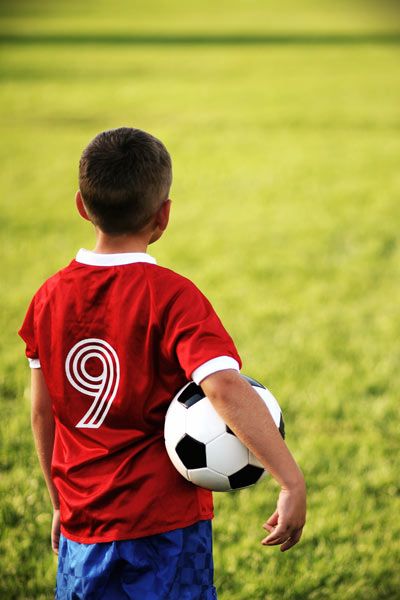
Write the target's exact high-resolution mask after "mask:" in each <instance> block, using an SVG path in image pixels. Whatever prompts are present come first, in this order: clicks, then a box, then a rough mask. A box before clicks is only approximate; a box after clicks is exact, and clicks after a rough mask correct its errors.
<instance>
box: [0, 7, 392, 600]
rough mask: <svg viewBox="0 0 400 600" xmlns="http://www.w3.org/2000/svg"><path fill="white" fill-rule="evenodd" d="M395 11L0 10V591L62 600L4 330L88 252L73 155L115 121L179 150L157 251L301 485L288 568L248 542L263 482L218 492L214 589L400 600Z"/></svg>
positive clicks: (18, 360) (21, 375) (268, 599)
mask: <svg viewBox="0 0 400 600" xmlns="http://www.w3.org/2000/svg"><path fill="white" fill-rule="evenodd" d="M200 4H201V7H200V6H199V5H200ZM299 5H301V9H300V8H299ZM394 5H395V3H389V2H382V3H378V2H375V3H368V2H361V1H358V2H356V1H355V0H353V1H350V2H343V1H338V2H327V1H320V2H317V0H314V1H310V0H308V1H304V2H302V3H296V2H295V1H294V0H291V1H288V0H283V1H282V2H279V3H278V2H277V1H275V0H274V1H271V2H263V1H262V0H249V1H248V2H245V1H244V0H242V1H239V0H231V1H230V2H227V1H221V2H211V1H210V0H208V1H207V2H204V3H198V4H196V7H195V8H192V9H191V8H190V3H184V2H182V1H179V0H171V1H170V2H168V3H167V2H165V1H162V0H157V1H156V0H148V1H147V2H135V3H131V2H125V3H124V2H122V0H116V1H115V2H113V3H112V8H111V11H110V8H109V3H106V2H105V1H101V2H96V3H95V2H87V3H77V2H75V1H74V2H66V1H65V2H50V1H48V2H44V1H43V2H39V1H36V2H34V1H33V0H32V1H30V2H18V3H17V2H14V3H11V2H9V3H5V2H3V3H2V4H1V6H0V14H1V17H2V32H3V40H2V44H1V53H2V60H1V79H0V84H1V99H0V105H1V108H2V111H1V117H0V118H1V122H2V142H3V143H2V145H1V150H0V152H1V165H2V174H1V186H2V200H1V206H2V209H1V214H0V218H1V221H2V227H1V233H2V260H1V267H2V277H1V281H2V293H1V302H2V305H1V312H0V319H1V321H0V326H1V330H2V334H3V335H2V337H1V348H0V352H1V378H0V386H1V414H2V419H1V422H0V432H1V470H2V475H1V479H0V494H1V496H0V531H1V540H0V598H4V599H7V600H14V599H20V600H31V599H35V600H36V599H47V598H51V597H52V589H53V583H54V576H55V569H56V559H55V557H54V556H52V555H51V552H50V546H49V528H50V518H51V517H50V503H49V500H48V497H47V493H46V490H45V488H44V484H43V482H42V478H41V474H40V471H39V468H38V465H37V461H36V457H35V455H34V451H33V443H32V439H31V433H30V422H29V389H28V377H29V373H28V368H27V366H26V361H25V359H24V356H23V345H22V343H21V342H20V341H19V340H18V339H17V336H16V330H17V329H18V327H19V325H20V323H21V320H22V318H23V315H24V312H25V309H26V307H27V303H28V302H29V300H30V298H31V296H32V294H33V293H34V291H35V290H36V289H37V288H38V286H39V285H40V284H41V283H42V281H43V279H44V278H45V277H47V276H49V275H50V274H52V273H53V272H55V271H56V270H58V269H59V268H60V267H61V266H64V265H65V264H66V263H67V262H69V261H70V259H71V258H72V257H73V256H74V254H75V252H76V250H77V249H78V248H79V247H81V246H83V247H87V248H92V247H93V237H92V232H91V229H90V228H89V227H88V226H87V224H85V223H84V222H83V221H80V220H79V217H78V216H77V215H76V214H75V212H74V206H73V195H74V192H75V189H76V186H77V161H78V158H79V155H80V153H81V151H82V149H83V147H84V146H85V145H86V143H87V142H88V141H89V140H90V139H91V138H92V137H93V136H94V135H95V134H96V133H97V132H98V131H100V130H103V129H107V128H110V127H116V126H120V125H134V126H138V127H140V128H142V129H147V130H149V131H151V132H152V133H154V134H155V135H157V136H159V137H160V138H161V139H163V140H164V141H165V143H166V145H167V147H168V148H169V149H170V151H171V153H172V156H173V158H174V175H175V182H174V186H173V190H172V198H173V221H172V223H171V226H170V229H169V231H168V232H167V234H166V235H165V237H164V238H163V239H162V240H161V241H160V242H159V243H158V244H157V245H155V246H154V248H151V249H150V252H151V253H152V254H154V256H156V257H157V260H158V262H159V263H160V264H162V265H165V266H168V267H170V268H173V269H175V270H177V271H179V272H181V273H183V274H184V275H186V276H188V277H190V278H192V279H193V280H194V281H195V282H196V283H197V285H198V286H199V287H200V288H201V289H202V290H203V291H204V292H205V293H206V294H207V295H208V297H209V298H210V300H211V301H212V303H213V305H214V307H215V308H216V309H217V311H218V313H219V314H220V316H221V318H222V320H223V322H224V324H225V326H226V327H227V329H228V330H229V331H230V333H231V335H232V336H233V338H234V339H235V341H236V344H237V347H238V349H239V351H240V353H241V356H242V358H243V363H244V368H243V371H244V372H245V373H247V374H249V375H252V376H254V377H256V378H259V379H261V380H262V381H263V382H264V383H265V384H267V385H268V386H269V387H270V388H271V390H272V391H273V392H274V393H275V394H276V396H277V397H278V399H279V401H280V403H281V405H282V407H283V410H284V414H285V417H286V425H287V434H288V435H287V442H288V444H289V446H290V448H291V449H292V451H293V453H294V454H295V456H296V458H297V459H298V461H299V462H300V464H301V465H302V467H303V470H304V472H305V475H306V479H307V482H308V488H309V514H308V524H307V527H306V529H305V532H304V539H303V541H302V543H301V544H299V545H298V546H296V548H294V549H293V550H291V551H290V552H288V553H287V554H284V555H282V554H281V553H280V552H279V550H278V549H271V548H270V549H268V548H263V547H262V546H261V545H260V540H261V538H262V535H263V529H262V528H261V525H262V523H263V522H264V520H265V518H266V517H267V516H269V515H270V513H271V512H272V511H273V510H274V503H275V501H276V496H277V487H276V486H275V484H274V483H273V482H271V481H269V482H268V481H267V482H263V483H261V484H260V485H259V486H258V487H255V488H254V489H250V490H243V491H240V492H237V493H234V494H229V495H223V494H220V495H218V494H216V496H215V504H216V514H217V516H216V519H215V521H214V548H215V569H216V585H217V589H218V592H219V598H220V600H278V599H279V600H322V599H329V600H350V599H351V600H378V599H379V600H385V599H388V600H389V599H390V600H396V599H398V598H400V569H399V560H400V541H399V540H400V520H399V513H400V486H399V480H398V472H399V458H398V453H399V424H398V394H399V389H400V376H399V372H400V370H399V364H400V346H399V339H400V311H399V275H400V273H399V265H400V250H399V219H400V210H399V194H400V171H399V156H400V138H399V129H400V111H399V107H400V71H399V58H400V57H399V44H400V35H399V30H398V29H396V28H397V25H398V22H399V21H398V13H397V12H396V11H395V8H394ZM110 12H111V13H112V14H110Z"/></svg>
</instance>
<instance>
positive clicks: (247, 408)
mask: <svg viewBox="0 0 400 600" xmlns="http://www.w3.org/2000/svg"><path fill="white" fill-rule="evenodd" d="M200 385H201V387H202V389H203V391H204V393H205V394H206V396H207V397H208V398H209V400H210V402H211V403H212V404H213V406H214V408H215V409H216V411H217V412H218V413H219V414H220V416H221V417H222V419H223V420H224V421H225V423H226V424H227V425H228V426H229V427H230V428H231V429H232V431H234V433H235V434H236V435H237V436H238V438H239V439H240V440H241V441H242V442H243V443H244V444H245V446H247V447H248V448H249V449H250V450H251V452H253V454H254V455H255V456H256V457H257V458H258V459H259V460H260V461H261V463H262V464H263V465H264V466H265V468H266V469H267V470H268V471H269V472H270V473H271V475H272V476H273V477H274V478H275V479H276V481H277V482H278V483H279V484H280V486H281V492H280V494H279V498H278V504H277V510H276V511H275V512H274V514H273V515H271V517H270V518H269V519H268V521H267V522H266V523H265V524H264V528H265V529H267V530H268V531H269V532H270V535H269V536H268V537H266V538H265V539H263V540H262V544H264V545H268V546H274V545H277V544H281V550H282V551H285V550H288V549H289V548H291V547H292V546H294V545H295V544H297V542H298V541H299V540H300V537H301V534H302V530H303V527H304V523H305V515H306V488H305V482H304V478H303V475H302V473H301V471H300V469H299V467H298V466H297V464H296V462H295V460H294V458H293V457H292V455H291V454H290V452H289V450H288V448H287V446H286V444H285V442H284V441H283V439H282V437H281V435H280V433H279V431H278V428H277V427H276V425H275V423H274V421H273V419H272V417H271V415H270V413H269V410H268V409H267V407H266V406H265V404H264V402H263V401H262V400H261V398H260V397H259V395H258V394H257V392H255V391H254V390H253V388H252V387H251V385H250V384H249V383H248V382H247V381H246V380H245V379H243V378H242V377H241V376H240V375H239V373H238V372H236V371H233V370H226V371H220V372H218V373H214V374H213V375H210V376H209V377H206V378H205V379H204V380H203V381H202V382H201V383H200Z"/></svg>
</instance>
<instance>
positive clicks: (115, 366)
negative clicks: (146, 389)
mask: <svg viewBox="0 0 400 600" xmlns="http://www.w3.org/2000/svg"><path fill="white" fill-rule="evenodd" d="M91 358H95V359H97V360H99V361H100V362H101V365H102V369H101V373H100V375H90V373H88V372H87V370H86V363H87V361H88V360H89V359H91ZM65 372H66V375H67V377H68V381H69V382H70V384H71V385H72V386H73V387H74V388H75V389H77V390H79V391H80V392H82V394H85V395H87V396H94V400H93V402H92V404H91V405H90V407H89V410H88V411H87V413H86V414H85V415H84V416H83V417H82V419H81V420H80V421H79V423H77V424H76V425H75V427H88V428H92V429H97V428H98V427H100V425H101V424H102V423H103V421H104V419H105V418H106V415H107V413H108V411H109V410H110V407H111V404H112V402H113V400H114V398H115V395H116V393H117V390H118V386H119V379H120V368H119V360H118V355H117V353H116V352H115V350H114V348H113V347H112V346H110V344H109V343H108V342H105V341H104V340H100V339H98V338H88V339H86V340H82V341H80V342H78V343H77V344H75V346H73V347H72V348H71V350H70V351H69V353H68V356H67V359H66V361H65Z"/></svg>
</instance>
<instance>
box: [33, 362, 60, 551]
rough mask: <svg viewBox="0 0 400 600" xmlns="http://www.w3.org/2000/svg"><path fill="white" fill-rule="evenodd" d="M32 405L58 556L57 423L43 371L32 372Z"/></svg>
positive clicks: (53, 542) (52, 532)
mask: <svg viewBox="0 0 400 600" xmlns="http://www.w3.org/2000/svg"><path fill="white" fill-rule="evenodd" d="M31 403H32V405H31V423H32V431H33V437H34V440H35V446H36V452H37V455H38V459H39V463H40V466H41V468H42V471H43V475H44V479H45V481H46V485H47V489H48V491H49V495H50V499H51V503H52V505H53V523H52V531H51V541H52V548H53V551H54V552H55V553H56V554H57V553H58V542H59V537H60V504H59V499H58V492H57V490H56V488H55V486H54V483H53V481H52V478H51V459H52V456H53V447H54V431H55V423H54V416H53V411H52V407H51V398H50V395H49V391H48V389H47V385H46V382H45V380H44V377H43V373H42V369H32V370H31Z"/></svg>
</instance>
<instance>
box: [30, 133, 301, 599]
mask: <svg viewBox="0 0 400 600" xmlns="http://www.w3.org/2000/svg"><path fill="white" fill-rule="evenodd" d="M79 169H80V170H79V191H78V192H77V194H76V204H77V208H78V211H79V213H80V214H81V216H82V217H83V218H84V219H87V220H89V221H91V222H92V223H93V224H94V226H95V229H96V237H97V242H96V246H95V249H94V251H93V252H90V251H87V250H80V251H79V252H78V254H77V257H76V259H75V260H73V261H72V262H71V263H70V265H68V266H67V267H66V268H64V269H63V270H61V271H60V272H59V273H57V274H56V275H54V276H53V277H51V278H50V279H49V280H47V281H46V282H45V283H44V285H43V286H42V287H41V288H40V289H39V291H38V292H37V293H36V295H35V296H34V298H33V300H32V302H31V305H30V307H29V309H28V312H27V315H26V317H25V321H24V323H23V325H22V328H21V330H20V335H21V337H22V338H23V339H24V341H25V342H26V354H27V357H28V359H29V361H30V366H31V367H32V428H33V434H34V438H35V444H36V449H37V453H38V457H39V461H40V464H41V467H42V470H43V473H44V477H45V480H46V484H47V487H48V490H49V493H50V497H51V501H52V504H53V508H54V513H53V523H52V533H51V538H52V547H53V550H54V552H55V553H57V554H58V555H59V556H58V573H57V589H56V598H58V599H59V600H63V599H67V598H68V599H72V598H74V599H77V598H80V599H81V598H82V599H85V600H98V599H99V600H100V599H105V600H114V599H115V600H120V599H125V598H134V599H137V600H211V599H212V598H216V591H215V588H214V586H213V562H212V552H211V543H212V542H211V519H212V517H213V506H212V495H211V492H209V491H208V490H204V489H201V488H198V487H196V486H194V485H192V484H191V483H189V482H188V481H186V480H185V479H184V478H183V477H181V476H180V475H179V473H178V472H177V471H176V470H175V468H174V467H173V466H172V464H171V462H170V461H169V458H168V456H167V454H166V451H165V447H164V441H163V426H164V417H165V413H166V410H167V408H168V405H169V402H170V401H171V398H172V397H173V395H174V393H175V392H176V391H177V390H178V389H180V388H181V387H182V386H183V385H184V384H185V383H186V382H187V380H189V379H193V380H194V381H195V382H196V383H197V384H199V385H201V386H202V388H203V390H204V392H205V393H206V395H207V396H208V397H209V399H210V401H211V402H212V403H213V405H214V406H215V408H216V410H217V411H218V412H219V413H220V415H221V416H222V418H223V419H224V420H225V422H226V423H227V424H228V425H229V427H230V428H231V429H232V430H233V431H234V432H235V433H236V434H237V435H238V437H239V438H241V439H242V441H243V442H244V443H245V444H246V445H247V446H248V447H249V448H250V449H251V451H252V452H254V454H255V455H256V456H257V457H258V458H259V459H260V460H261V462H262V463H263V464H264V465H265V467H266V468H267V469H268V470H269V471H270V473H271V474H272V475H273V476H274V477H275V479H276V480H277V481H278V483H279V484H280V485H281V492H280V495H279V499H278V504H277V510H276V511H275V513H274V514H273V515H272V516H271V517H270V518H269V519H268V521H267V522H266V523H265V524H264V528H265V529H266V530H267V531H269V533H270V534H269V536H268V537H266V538H264V539H263V540H262V544H264V545H269V546H272V545H276V544H280V545H281V549H282V550H283V551H285V550H287V549H289V548H290V547H291V546H293V545H294V544H296V543H297V542H298V541H299V539H300V536H301V532H302V528H303V525H304V522H305V485H304V480H303V476H302V474H301V472H300V470H299V468H298V467H297V465H296V463H295V461H294V459H293V458H292V456H291V454H290V453H289V451H288V449H287V447H286V445H285V443H284V442H283V440H282V439H281V436H280V434H279V432H278V430H277V428H276V427H275V425H274V423H273V421H272V419H271V417H270V415H269V412H268V410H267V409H266V407H265V405H264V403H263V402H262V401H261V400H260V398H259V397H258V395H257V394H256V393H255V392H254V391H253V389H252V388H251V386H250V385H249V384H248V383H247V382H246V381H244V380H243V379H242V378H241V377H240V375H239V372H238V371H239V368H240V358H239V356H238V353H237V350H236V348H235V346H234V344H233V341H232V339H231V338H230V337H229V335H228V334H227V332H226V331H225V329H224V328H223V326H222V324H221V322H220V321H219V319H218V317H217V315H216V314H215V312H214V311H213V309H212V307H211V305H210V303H209V302H208V301H207V299H206V298H205V297H204V296H203V295H202V294H201V293H200V292H199V290H198V289H197V288H196V287H195V286H194V285H193V284H192V283H191V282H190V281H189V280H187V279H185V278H184V277H181V276H180V275H178V274H176V273H174V272H172V271H170V270H168V269H165V268H162V267H158V266H157V265H156V264H155V260H154V259H153V258H152V257H151V256H149V255H148V254H147V253H146V250H147V246H148V245H149V244H151V243H153V242H155V241H156V240H158V239H159V238H160V236H161V235H162V233H163V232H164V231H165V229H166V227H167V225H168V219H169V212H170V206H171V201H170V200H169V190H170V186H171V181H172V169H171V160H170V156H169V154H168V152H167V150H166V149H165V147H164V146H163V144H162V143H161V142H160V141H159V140H157V139H156V138H154V137H153V136H151V135H149V134H147V133H145V132H143V131H140V130H138V129H131V128H126V127H123V128H120V129H115V130H111V131H105V132H102V133H100V134H99V135H97V136H96V137H95V138H94V140H92V141H91V143H90V144H89V145H88V147H87V148H86V149H85V150H84V152H83V154H82V157H81V160H80V166H79Z"/></svg>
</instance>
